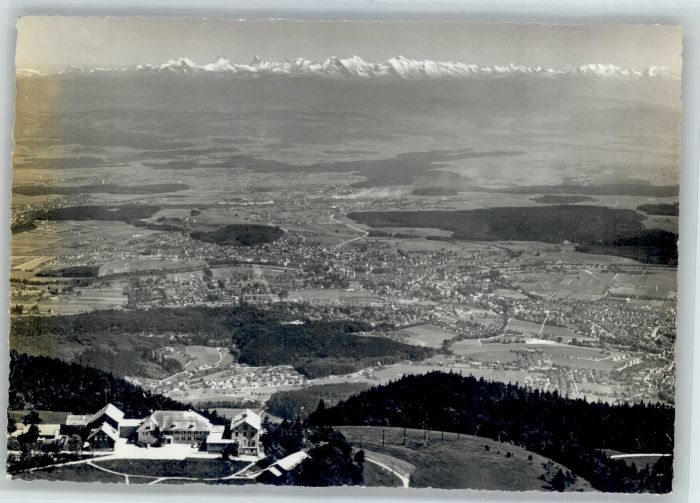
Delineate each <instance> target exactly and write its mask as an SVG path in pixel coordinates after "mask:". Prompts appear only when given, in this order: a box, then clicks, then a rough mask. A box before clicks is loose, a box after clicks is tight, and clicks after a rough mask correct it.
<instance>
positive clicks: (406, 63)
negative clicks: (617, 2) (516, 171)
mask: <svg viewBox="0 0 700 503" xmlns="http://www.w3.org/2000/svg"><path fill="white" fill-rule="evenodd" d="M110 71H111V72H122V73H124V72H140V73H144V72H153V73H161V72H172V73H179V74H201V73H204V74H206V73H223V74H240V75H250V76H259V75H291V76H295V75H296V76H303V75H313V76H325V77H335V78H355V79H368V78H385V79H391V78H394V79H407V80H409V79H454V78H465V77H491V78H493V77H508V76H534V77H545V78H556V77H584V78H607V79H611V78H612V79H625V80H629V79H640V78H641V79H643V78H673V79H678V78H679V76H678V75H676V74H673V73H672V72H670V71H669V70H668V69H666V68H664V67H662V66H650V67H647V68H643V69H634V68H622V67H619V66H617V65H613V64H599V63H593V64H584V65H581V66H577V67H568V68H544V67H541V66H523V65H516V64H513V63H511V64H508V65H505V66H501V65H494V66H481V65H478V64H467V63H461V62H458V61H432V60H415V59H410V58H407V57H405V56H402V55H399V56H396V57H393V58H390V59H388V60H387V61H385V62H382V63H369V62H367V61H365V60H364V59H362V58H361V57H360V56H357V55H353V56H351V57H349V58H340V57H337V56H331V57H329V58H326V59H323V60H315V61H312V60H309V59H306V58H303V57H299V58H296V59H294V60H288V61H266V60H264V59H262V58H261V57H260V56H258V55H256V56H255V57H254V58H253V59H252V61H251V62H250V63H249V64H247V65H246V64H238V63H231V62H230V61H229V60H228V59H227V58H225V57H219V58H218V59H217V60H216V61H214V62H212V63H208V64H205V65H197V64H196V63H195V62H194V61H192V60H191V59H189V58H187V57H180V58H176V59H171V60H169V61H167V62H165V63H163V64H160V65H155V64H146V65H135V66H131V67H126V68H81V67H69V68H66V69H64V70H62V71H60V72H58V73H59V74H82V73H95V72H100V73H104V72H110ZM17 74H18V76H42V75H44V74H41V73H40V72H36V71H34V70H30V69H20V70H18V71H17Z"/></svg>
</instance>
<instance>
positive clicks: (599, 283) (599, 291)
mask: <svg viewBox="0 0 700 503" xmlns="http://www.w3.org/2000/svg"><path fill="white" fill-rule="evenodd" d="M509 277H510V278H511V279H512V280H513V282H515V283H517V284H518V285H519V286H520V287H521V288H522V289H523V290H527V291H530V292H533V293H537V294H539V295H544V296H546V297H548V298H554V299H567V298H568V299H581V300H596V299H599V298H601V297H602V296H603V295H605V289H606V288H607V287H608V286H609V285H610V283H611V282H612V280H613V277H614V274H613V273H611V272H602V271H599V270H595V269H593V270H591V269H580V270H577V271H572V272H567V273H560V272H553V271H547V272H542V273H527V274H512V275H509Z"/></svg>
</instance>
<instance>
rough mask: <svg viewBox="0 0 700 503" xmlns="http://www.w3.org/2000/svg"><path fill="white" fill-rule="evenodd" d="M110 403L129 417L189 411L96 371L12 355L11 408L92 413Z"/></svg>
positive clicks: (159, 396) (16, 354)
mask: <svg viewBox="0 0 700 503" xmlns="http://www.w3.org/2000/svg"><path fill="white" fill-rule="evenodd" d="M107 403H112V404H114V405H116V406H117V407H119V409H121V410H122V411H123V412H124V413H125V414H126V416H127V417H144V416H146V415H148V414H149V413H150V411H151V410H155V409H165V410H185V409H187V408H188V406H187V405H185V404H183V403H180V402H177V401H175V400H171V399H170V398H168V397H165V396H162V395H155V394H152V393H150V392H148V391H145V390H144V389H142V388H141V387H139V386H136V385H134V384H131V383H129V382H127V381H125V380H124V379H120V378H118V377H114V376H113V375H111V374H108V373H106V372H103V371H101V370H98V369H95V368H91V367H83V366H82V365H78V364H75V363H73V364H70V363H66V362H64V361H61V360H58V359H56V358H45V357H36V356H29V355H26V354H20V353H17V352H15V351H12V352H11V353H10V390H9V408H10V409H18V410H21V409H35V410H57V411H66V412H73V413H75V414H92V413H94V412H96V411H98V410H100V409H101V408H102V407H104V406H105V404H107Z"/></svg>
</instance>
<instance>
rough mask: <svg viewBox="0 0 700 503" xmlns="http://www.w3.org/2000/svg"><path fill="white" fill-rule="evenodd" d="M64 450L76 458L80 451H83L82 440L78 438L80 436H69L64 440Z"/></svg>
mask: <svg viewBox="0 0 700 503" xmlns="http://www.w3.org/2000/svg"><path fill="white" fill-rule="evenodd" d="M66 450H67V451H69V452H71V453H72V454H75V455H76V456H77V455H78V454H80V451H82V450H83V439H82V438H80V435H71V436H70V437H68V439H67V440H66Z"/></svg>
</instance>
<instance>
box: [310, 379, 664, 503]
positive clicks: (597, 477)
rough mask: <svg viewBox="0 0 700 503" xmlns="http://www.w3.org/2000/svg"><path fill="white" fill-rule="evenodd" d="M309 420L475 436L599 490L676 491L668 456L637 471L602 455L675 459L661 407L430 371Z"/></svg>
mask: <svg viewBox="0 0 700 503" xmlns="http://www.w3.org/2000/svg"><path fill="white" fill-rule="evenodd" d="M309 421H310V422H311V423H313V424H321V425H372V426H395V427H409V428H426V429H433V430H443V431H453V432H461V433H465V434H474V435H476V434H478V435H479V436H484V437H488V438H492V439H496V440H498V441H501V442H510V443H512V444H515V445H518V446H521V447H523V448H525V449H528V450H531V451H534V452H536V453H539V454H541V455H543V456H546V457H548V458H550V459H552V460H554V461H556V462H558V463H561V464H563V465H565V466H568V467H569V468H570V469H571V470H572V471H573V472H574V473H576V474H577V475H578V476H580V477H583V478H585V479H586V480H588V481H589V482H590V483H591V484H592V485H593V487H595V488H596V489H598V490H601V491H611V492H652V493H665V492H669V491H670V490H671V481H672V478H673V472H672V457H671V456H669V457H662V458H661V459H660V460H659V461H658V462H657V463H656V464H655V465H653V466H645V467H642V469H641V470H638V469H637V467H636V466H634V465H632V466H628V465H627V464H626V463H625V462H624V461H622V460H620V459H611V458H610V457H609V456H608V455H607V454H606V453H605V451H604V449H612V450H615V451H620V452H623V453H668V454H670V453H672V452H673V431H674V430H673V424H674V409H673V407H671V406H668V405H664V404H644V403H640V404H636V405H628V404H623V405H610V404H607V403H603V402H595V403H589V402H587V401H586V400H585V399H575V400H574V399H569V398H564V397H561V396H559V394H558V393H557V392H556V391H555V392H551V393H550V392H542V391H540V390H531V389H528V388H524V387H521V386H518V385H517V384H515V385H513V384H503V383H498V382H489V381H485V380H484V379H483V378H481V379H478V380H477V379H476V378H474V377H472V376H469V377H463V376H461V375H459V374H453V373H449V374H448V373H443V372H431V373H428V374H425V375H415V376H404V377H403V378H401V379H399V380H397V381H395V382H391V383H389V384H387V385H384V386H378V387H375V388H372V389H370V390H367V391H364V392H362V393H359V394H357V395H355V396H352V397H350V398H348V399H347V400H345V401H342V402H340V403H338V404H337V405H336V406H335V407H331V408H319V409H317V410H316V411H315V412H314V413H313V414H311V416H310V418H309Z"/></svg>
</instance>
